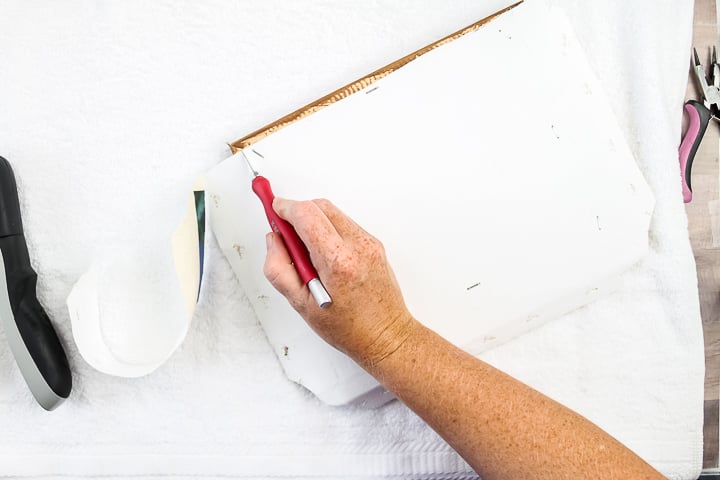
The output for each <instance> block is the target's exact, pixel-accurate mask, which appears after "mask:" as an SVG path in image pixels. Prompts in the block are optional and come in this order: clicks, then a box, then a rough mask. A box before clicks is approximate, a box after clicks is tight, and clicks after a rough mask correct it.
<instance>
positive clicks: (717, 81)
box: [679, 47, 720, 203]
mask: <svg viewBox="0 0 720 480" xmlns="http://www.w3.org/2000/svg"><path fill="white" fill-rule="evenodd" d="M693 57H694V65H693V70H694V72H695V77H696V78H697V80H698V83H699V85H700V89H701V90H702V96H703V102H702V103H701V102H698V101H696V100H688V101H687V102H686V103H685V111H686V112H687V114H688V117H689V118H690V124H689V126H688V129H687V133H685V137H684V138H683V140H682V143H681V144H680V149H679V150H680V176H681V177H682V190H683V200H684V201H685V203H689V202H690V201H691V200H692V186H691V182H690V171H691V169H692V164H693V160H694V159H695V154H696V153H697V149H698V147H699V146H700V142H701V141H702V139H703V136H704V135H705V130H707V126H708V123H710V119H711V118H715V119H716V120H720V109H719V108H718V107H719V105H720V65H718V62H717V52H716V50H715V47H713V49H712V60H711V62H712V63H711V65H710V78H708V77H707V76H706V75H705V69H704V68H703V66H702V63H700V58H699V57H698V53H697V50H695V49H694V48H693ZM708 81H709V83H708Z"/></svg>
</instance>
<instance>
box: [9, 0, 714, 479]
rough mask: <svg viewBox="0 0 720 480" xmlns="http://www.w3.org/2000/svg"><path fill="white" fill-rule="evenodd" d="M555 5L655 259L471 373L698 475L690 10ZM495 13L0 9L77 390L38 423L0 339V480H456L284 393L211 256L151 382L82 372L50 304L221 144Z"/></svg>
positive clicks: (20, 153)
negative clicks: (646, 199)
mask: <svg viewBox="0 0 720 480" xmlns="http://www.w3.org/2000/svg"><path fill="white" fill-rule="evenodd" d="M528 1H533V0H528ZM556 1H557V2H558V3H560V4H561V5H563V6H564V7H566V8H567V10H568V13H569V14H570V16H571V19H572V20H573V22H574V24H575V25H576V27H577V31H578V36H579V38H580V39H581V41H582V42H583V43H584V45H585V47H586V48H587V52H588V56H589V58H590V60H591V62H592V63H593V65H594V66H595V68H596V69H597V72H598V75H599V77H600V78H601V79H602V80H603V81H604V82H605V85H606V87H607V90H608V93H609V94H610V97H611V99H612V100H613V106H614V108H615V111H616V112H617V114H618V118H619V120H620V122H621V125H622V126H623V127H624V129H625V132H626V134H627V137H628V142H629V144H630V145H631V147H632V148H633V151H634V153H635V154H636V157H637V160H638V162H639V164H640V166H641V168H642V169H643V171H644V172H645V174H646V177H647V180H648V182H649V184H650V185H651V187H652V188H653V192H654V195H655V198H656V209H655V216H654V219H653V223H652V227H651V253H650V254H649V255H648V257H647V259H646V260H645V261H643V262H642V263H641V264H640V265H638V266H637V267H636V268H634V269H633V270H632V271H630V272H629V273H628V274H627V275H625V276H624V281H625V284H624V285H625V286H624V288H623V289H621V291H620V292H618V293H617V294H615V295H613V296H611V297H608V298H606V299H604V300H601V301H599V302H597V303H595V304H592V305H590V306H588V307H586V308H584V309H582V310H580V311H577V312H574V313H572V314H570V315H567V316H565V317H563V318H560V319H558V320H556V321H554V322H551V323H549V324H548V325H547V326H545V327H543V328H541V329H539V330H537V331H536V332H533V333H531V334H529V335H526V336H524V337H521V338H519V339H517V340H516V341H513V342H511V343H509V344H506V345H504V346H502V347H500V348H498V349H495V350H493V351H491V352H489V353H488V354H486V355H485V356H484V359H485V360H487V361H490V362H492V363H493V364H495V365H497V366H498V367H500V368H502V369H503V370H505V371H507V372H508V373H510V374H513V375H515V376H517V377H519V378H520V379H522V380H523V381H526V382H527V383H529V384H531V385H533V386H534V387H536V388H538V389H540V390H541V391H543V392H545V393H547V394H549V395H550V396H552V397H554V398H556V399H558V400H559V401H561V402H563V403H564V404H566V405H568V406H570V407H571V408H574V409H576V410H577V411H579V412H580V413H582V414H584V415H586V416H587V417H588V418H590V419H591V420H593V421H595V422H597V423H598V424H599V425H600V426H602V427H603V428H605V429H606V430H608V431H609V432H610V433H611V434H613V435H615V436H616V437H617V438H619V439H620V440H621V441H623V442H625V443H626V444H627V445H628V446H630V447H631V448H633V449H634V450H635V451H637V452H638V453H639V454H640V455H641V456H643V457H644V458H645V459H647V460H648V461H650V462H651V463H652V464H653V465H654V466H656V467H657V468H659V469H660V470H661V471H662V472H663V473H664V474H665V475H666V476H668V477H669V478H677V479H690V478H695V477H696V476H697V474H698V472H699V469H700V464H701V455H702V448H701V439H702V400H703V343H702V331H701V325H700V318H699V307H698V300H697V289H696V287H695V269H694V263H693V258H692V253H691V250H690V246H689V242H688V238H687V229H686V219H685V214H684V210H683V206H682V200H681V195H680V181H679V171H678V165H677V144H678V142H679V135H680V131H679V129H680V119H681V102H682V97H683V92H684V85H685V79H686V77H687V65H688V55H689V45H690V32H691V26H692V25H691V21H692V2H691V1H690V0H684V1H681V2H665V3H664V4H658V3H657V2H652V1H650V0H643V1H638V2H630V3H628V2H621V1H619V0H615V1H612V2H605V3H602V2H601V3H598V2H595V3H586V2H585V3H581V2H580V1H578V0H556ZM491 7H492V6H491V5H488V4H483V5H478V4H477V2H474V1H471V0H454V1H451V2H431V1H430V0H422V1H415V2H392V1H390V0H380V1H378V2H372V3H370V4H368V3H367V2H359V1H357V2H355V1H352V2H351V1H348V2H323V3H318V2H312V1H310V0H299V1H295V2H292V3H288V2H280V1H279V0H272V1H264V2H261V1H251V0H247V1H244V2H227V1H222V0H218V1H213V2H203V3H198V2H189V1H183V2H167V3H161V2H158V3H152V4H141V3H130V2H105V3H96V2H91V1H89V0H77V1H76V2H74V3H72V4H66V3H64V4H54V3H45V4H38V3H28V2H22V1H20V0H11V1H8V2H5V3H4V4H3V7H2V14H1V15H0V58H2V59H3V62H2V65H0V92H2V94H3V106H2V108H1V109H0V149H2V151H0V154H2V155H3V156H6V157H7V158H8V159H9V160H10V161H11V162H13V165H14V167H15V171H16V175H17V177H18V183H19V185H20V189H21V192H20V194H21V201H22V204H23V213H24V215H25V217H24V220H25V226H26V230H27V236H28V243H29V248H30V250H31V256H32V260H33V262H34V265H35V267H36V269H37V270H38V272H39V294H40V298H41V301H42V302H43V304H44V305H45V306H46V308H47V310H48V313H49V314H50V316H51V318H52V319H53V320H54V321H55V324H56V325H57V327H58V330H59V333H60V335H61V337H62V339H63V341H64V343H65V345H66V346H67V349H68V352H69V355H70V362H71V366H72V368H73V372H74V374H75V376H74V382H75V384H74V391H73V394H72V396H71V398H70V399H69V400H68V401H67V402H66V403H65V404H64V405H62V406H61V407H60V408H59V409H58V410H56V411H54V412H52V413H46V412H44V411H42V410H40V409H39V407H38V406H37V405H36V404H35V403H34V401H33V400H32V398H31V396H30V394H29V392H28V391H27V389H26V387H25V386H24V384H23V382H22V379H21V378H20V375H19V372H18V371H17V368H16V367H15V366H14V363H13V360H12V357H11V355H10V353H9V350H7V349H6V348H3V347H2V345H3V343H4V335H2V334H0V405H1V407H2V408H1V409H0V431H1V432H2V435H0V475H5V476H8V477H32V476H40V475H45V476H53V475H66V476H69V477H79V476H82V475H86V476H89V477H93V478H94V477H101V476H103V475H105V476H109V475H116V476H132V475H135V476H148V477H152V476H159V475H175V476H177V477H178V478H198V477H201V476H206V477H210V478H212V477H223V478H227V477H245V478H261V477H268V476H289V477H290V476H296V477H300V476H305V477H308V478H317V477H321V476H326V477H341V476H350V475H354V476H356V477H359V478H364V477H367V478H369V477H374V476H375V477H376V476H381V475H402V476H406V477H407V478H422V477H424V476H428V477H432V478H443V475H442V474H443V473H447V474H453V473H455V474H454V475H446V476H445V478H450V477H452V478H463V476H469V474H468V475H466V474H465V473H467V472H469V468H468V467H467V465H465V464H464V462H462V460H460V459H459V457H457V455H456V454H455V453H454V452H452V450H451V449H450V448H449V447H448V446H447V445H445V444H444V443H443V442H442V441H441V440H440V439H439V437H438V436H437V435H436V434H435V433H433V432H432V431H431V430H430V429H428V428H427V427H426V426H424V425H423V424H422V422H421V421H420V420H419V419H418V418H417V417H416V416H415V415H414V414H412V413H411V412H409V411H408V410H407V409H406V408H405V407H404V406H402V405H401V404H399V403H398V402H394V403H392V404H390V405H387V406H386V407H383V408H381V409H378V410H372V411H365V410H359V409H352V408H331V407H327V406H324V405H322V404H321V403H320V402H318V401H317V400H315V399H314V398H313V397H312V396H311V395H309V394H308V393H307V392H305V391H304V390H303V389H302V388H301V387H298V386H296V385H294V384H292V383H290V382H288V381H287V380H286V379H285V378H284V376H283V375H282V372H281V369H280V367H279V364H278V362H277V360H276V359H275V357H274V355H273V353H272V351H271V350H270V348H269V346H268V344H267V342H266V340H265V337H264V334H263V332H262V330H261V329H260V328H259V326H258V324H257V322H256V320H255V318H254V315H253V313H252V310H251V309H250V308H249V305H248V303H247V301H246V299H245V298H244V295H243V293H242V292H241V291H240V290H239V288H238V286H237V283H236V281H235V279H234V277H233V275H232V272H231V271H230V268H229V266H228V265H227V264H226V263H225V261H224V259H223V258H222V256H221V255H220V254H219V252H218V251H217V249H216V247H215V246H214V244H213V243H212V241H210V244H209V245H210V247H209V249H208V250H209V251H208V252H207V260H208V263H207V265H206V267H207V268H206V277H205V279H204V291H203V294H202V298H201V302H200V305H199V306H198V309H197V311H196V315H195V319H194V321H193V324H192V325H191V328H190V332H189V334H188V337H187V339H186V341H185V343H184V344H183V345H182V346H181V347H180V349H179V350H178V351H177V352H176V353H175V355H173V357H171V359H170V360H169V361H168V363H167V364H165V365H164V366H162V367H161V368H160V369H159V370H157V371H156V372H154V373H152V374H151V375H149V376H147V377H143V378H140V379H120V378H115V377H109V376H106V375H104V374H101V373H99V372H96V371H94V370H92V369H91V368H90V367H89V366H88V365H87V364H86V363H85V362H84V361H83V360H82V358H81V357H79V356H78V355H77V351H76V349H75V347H74V345H73V343H72V335H71V332H70V330H69V318H68V314H67V312H66V310H65V297H66V296H67V294H68V293H69V291H70V288H71V286H72V284H73V283H74V282H75V281H76V280H77V278H78V277H79V276H80V274H81V273H82V272H83V271H85V270H86V269H87V267H88V265H89V264H90V262H91V261H92V259H94V258H97V257H99V256H100V255H101V254H107V253H108V252H110V253H111V252H113V251H114V250H116V249H122V248H127V247H125V246H126V245H128V244H129V243H130V242H134V241H135V240H134V239H136V238H137V237H138V236H142V235H144V234H145V232H146V231H150V230H149V229H151V228H153V226H154V225H155V224H156V222H157V217H158V215H160V214H159V213H158V212H163V211H166V210H167V209H169V208H171V206H173V205H183V200H184V195H185V193H186V192H187V190H188V189H189V188H190V185H191V183H192V181H193V180H194V179H195V178H196V177H197V176H198V175H199V174H200V173H202V172H203V171H205V170H207V169H208V168H209V167H211V166H212V165H214V164H216V163H217V162H218V161H219V160H220V159H222V158H223V157H225V156H226V155H227V150H226V148H225V147H224V142H226V141H231V140H234V139H235V138H237V137H239V136H241V135H242V134H244V133H247V132H249V131H251V130H253V129H254V128H256V127H258V126H260V125H262V124H264V123H267V122H269V121H272V120H274V119H275V118H276V117H279V116H280V115H282V114H285V113H287V111H288V110H290V109H291V108H293V107H297V106H300V105H302V104H304V103H307V102H309V101H311V100H314V99H315V98H317V97H319V96H321V95H323V94H324V93H326V92H327V91H330V90H331V89H333V88H336V87H338V86H339V85H342V84H344V83H347V82H349V81H351V80H354V79H355V78H357V77H359V76H360V75H362V74H364V73H367V72H368V71H371V70H373V69H374V68H377V67H379V66H382V65H384V64H386V63H388V62H390V61H392V60H394V59H396V58H398V57H400V56H402V55H403V54H405V53H407V52H409V51H412V50H414V49H415V48H418V47H420V46H422V45H425V44H427V43H428V42H430V41H433V40H435V39H437V38H439V37H441V36H443V35H445V34H447V33H448V32H451V31H454V30H456V29H458V28H460V27H462V26H465V25H467V24H469V23H472V22H473V21H475V20H477V19H478V18H481V17H483V16H484V15H485V14H486V13H488V9H492V8H491ZM509 61H522V59H509ZM528 81H529V82H530V81H532V72H528ZM577 81H582V79H581V78H578V79H577ZM523 114H528V113H527V112H519V118H518V122H519V124H518V127H520V126H521V122H522V115H523ZM588 115H592V112H588ZM578 121H581V119H578ZM589 148H591V146H589ZM241 213H242V212H239V214H241ZM149 268H150V267H149ZM462 472H465V473H462ZM470 476H471V475H470Z"/></svg>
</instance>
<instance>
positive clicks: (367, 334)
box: [265, 198, 664, 480]
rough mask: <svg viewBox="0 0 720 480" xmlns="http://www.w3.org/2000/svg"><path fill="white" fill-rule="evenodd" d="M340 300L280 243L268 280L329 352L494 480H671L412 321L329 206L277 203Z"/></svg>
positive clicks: (378, 257)
mask: <svg viewBox="0 0 720 480" xmlns="http://www.w3.org/2000/svg"><path fill="white" fill-rule="evenodd" d="M273 208H274V209H275V211H276V212H277V213H278V214H279V215H280V216H281V217H282V218H284V219H285V220H287V221H288V222H290V224H292V225H293V226H294V227H295V230H296V231H297V233H298V235H299V236H300V238H301V239H302V240H303V242H304V243H305V245H306V246H307V247H308V251H309V253H310V259H311V260H312V262H313V265H314V266H315V268H316V269H317V271H318V274H319V276H320V279H321V280H322V282H323V284H324V285H325V287H326V288H327V290H328V292H329V293H330V295H331V296H332V298H333V303H332V304H331V305H330V306H329V307H328V308H326V309H321V308H319V307H318V306H317V303H315V301H314V300H313V298H312V296H311V294H310V292H309V291H308V289H307V288H306V287H305V285H304V284H303V282H302V280H300V277H299V276H298V274H297V272H296V270H295V268H294V267H293V265H292V263H291V260H290V256H289V255H288V253H287V250H286V249H285V246H284V244H283V243H282V239H281V238H280V237H278V236H277V235H276V234H274V233H269V234H268V236H267V244H268V253H267V258H266V261H265V276H266V277H267V278H268V280H269V281H270V283H272V285H273V286H274V287H275V288H276V289H277V290H278V291H279V292H280V293H282V294H283V295H284V296H285V297H286V298H287V299H288V301H289V302H290V304H291V305H292V306H293V308H295V309H296V310H297V311H298V312H299V313H300V315H302V317H303V318H304V319H305V321H307V323H308V324H309V325H310V326H311V327H312V328H313V329H314V330H315V331H316V332H317V333H318V335H320V336H321V337H322V338H323V339H325V341H327V342H328V343H329V344H331V345H332V346H334V347H335V348H337V349H338V350H340V351H342V352H344V353H346V354H348V355H349V356H350V357H351V358H353V359H354V360H355V361H356V362H357V363H358V364H359V365H361V366H362V367H363V368H365V370H367V371H368V372H369V373H370V374H372V375H373V376H375V377H376V378H377V379H378V380H379V381H380V382H381V383H382V384H383V385H384V386H385V387H386V388H387V389H388V390H390V391H392V392H393V393H394V394H395V395H396V396H397V397H398V398H399V399H400V400H401V401H403V402H404V403H405V404H406V405H407V406H408V407H410V408H411V409H412V410H413V411H415V413H417V414H418V415H419V416H420V417H421V418H422V419H423V420H425V421H426V422H427V423H428V425H430V426H431V427H432V428H433V429H435V430H436V431H437V432H438V433H439V434H440V435H441V436H442V437H443V438H444V439H445V440H446V441H447V442H448V443H449V444H450V445H451V446H452V447H453V448H455V450H457V451H458V453H460V455H462V456H463V458H464V459H465V460H466V461H467V462H468V463H469V464H470V465H471V466H472V467H473V468H474V469H475V470H476V471H477V472H478V473H479V474H480V475H481V476H482V478H483V479H484V480H494V479H508V480H510V479H513V480H514V479H565V478H567V479H579V478H618V479H662V478H664V477H663V476H662V475H660V474H659V473H658V472H657V471H655V470H654V469H653V468H652V467H650V466H649V465H648V464H647V463H645V462H644V461H643V460H642V459H641V458H640V457H638V456H637V455H635V454H634V453H633V452H631V451H630V450H629V449H627V448H626V447H625V446H623V445H622V444H620V443H619V442H618V441H617V440H615V439H614V438H613V437H612V436H610V435H609V434H607V433H606V432H604V431H602V430H601V429H600V428H599V427H597V426H596V425H594V424H593V423H591V422H590V421H589V420H587V419H585V418H584V417H582V416H580V415H578V414H576V413H575V412H573V411H572V410H569V409H568V408H566V407H564V406H562V405H560V404H559V403H557V402H555V401H553V400H552V399H550V398H548V397H546V396H545V395H543V394H541V393H540V392H538V391H536V390H534V389H532V388H530V387H528V386H527V385H524V384H523V383H521V382H519V381H518V380H515V379H514V378H512V377H510V376H509V375H506V374H505V373H503V372H501V371H499V370H497V369H495V368H493V367H492V366H490V365H488V364H487V363H485V362H482V361H481V360H479V359H477V358H475V357H472V356H470V355H468V354H466V353H465V352H463V351H462V350H460V349H458V348H456V347H455V346H453V345H452V344H450V343H449V342H447V341H445V340H444V339H443V338H441V337H440V336H438V335H437V334H435V333H434V332H433V331H431V330H429V329H427V328H425V327H424V326H423V325H422V324H420V323H419V322H418V321H417V320H415V319H414V318H413V316H412V315H411V314H410V312H409V311H408V309H407V307H406V306H405V302H404V301H403V297H402V293H401V291H400V287H399V286H398V284H397V280H396V279H395V275H394V274H393V271H392V268H391V267H390V265H389V264H388V262H387V259H386V257H385V251H384V248H383V246H382V243H381V242H380V241H379V240H377V239H376V238H375V237H373V236H372V235H370V234H369V233H367V232H366V231H365V230H363V229H362V228H361V227H360V226H358V225H357V224H356V223H355V222H354V221H353V220H351V219H350V218H349V217H347V216H346V215H344V214H343V213H342V212H341V211H340V210H339V209H338V208H337V207H335V206H334V205H333V204H332V203H330V202H329V201H328V200H313V201H304V202H295V201H291V200H285V199H281V198H276V199H275V202H274V203H273Z"/></svg>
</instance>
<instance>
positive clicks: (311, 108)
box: [228, 0, 522, 153]
mask: <svg viewBox="0 0 720 480" xmlns="http://www.w3.org/2000/svg"><path fill="white" fill-rule="evenodd" d="M521 3H522V0H520V1H519V2H517V3H514V4H512V5H510V6H509V7H506V8H504V9H502V10H500V11H498V12H495V13H493V14H492V15H490V16H488V17H485V18H483V19H482V20H479V21H477V22H475V23H473V24H472V25H468V26H467V27H465V28H463V29H460V30H458V31H457V32H455V33H451V34H450V35H448V36H446V37H444V38H442V39H440V40H438V41H436V42H433V43H431V44H430V45H427V46H425V47H423V48H421V49H419V50H416V51H414V52H413V53H411V54H409V55H406V56H404V57H402V58H400V59H399V60H396V61H394V62H392V63H390V64H388V65H386V66H384V67H382V68H380V69H378V70H375V71H374V72H372V73H370V74H368V75H366V76H364V77H362V78H360V79H358V80H356V81H354V82H352V83H349V84H347V85H345V86H344V87H341V88H339V89H337V90H335V91H334V92H331V93H329V94H327V95H325V96H324V97H322V98H320V99H318V100H315V101H314V102H312V103H309V104H308V105H305V106H304V107H302V108H299V109H297V110H295V111H294V112H292V113H289V114H288V115H285V116H284V117H282V118H280V119H278V120H276V121H274V122H272V123H270V124H268V125H265V126H264V127H262V128H260V129H258V130H255V131H254V132H252V133H251V134H249V135H246V136H244V137H243V138H241V139H240V140H236V141H234V142H232V143H230V144H228V146H229V147H230V150H231V151H232V153H236V152H237V151H238V150H241V149H243V148H245V147H248V146H250V145H252V144H253V143H256V142H258V141H259V140H262V139H263V138H265V137H267V136H268V135H270V134H272V133H274V132H277V131H278V130H280V129H281V128H285V127H287V126H288V125H290V124H291V123H293V122H297V121H298V120H300V119H302V118H304V117H307V116H308V115H311V114H313V113H315V112H317V111H318V110H320V109H322V108H325V107H327V106H328V105H332V104H333V103H335V102H338V101H340V100H342V99H343V98H346V97H349V96H350V95H352V94H353V93H356V92H359V91H360V90H362V89H363V88H366V87H367V86H368V85H372V84H373V83H375V82H376V81H377V80H380V79H381V78H383V77H386V76H388V75H390V74H391V73H392V72H394V71H395V70H397V69H399V68H401V67H403V66H404V65H407V64H408V63H410V62H412V61H413V60H415V59H416V58H418V57H419V56H421V55H424V54H426V53H427V52H429V51H430V50H434V49H436V48H438V47H440V46H442V45H445V44H446V43H449V42H452V41H453V40H455V39H457V38H459V37H461V36H463V35H465V34H467V33H470V32H474V31H475V30H477V29H478V28H480V27H482V26H483V25H485V24H486V23H488V22H490V21H492V20H494V19H495V18H497V17H498V16H500V15H502V14H503V13H505V12H507V11H509V10H512V9H513V8H515V7H517V6H518V5H520V4H521Z"/></svg>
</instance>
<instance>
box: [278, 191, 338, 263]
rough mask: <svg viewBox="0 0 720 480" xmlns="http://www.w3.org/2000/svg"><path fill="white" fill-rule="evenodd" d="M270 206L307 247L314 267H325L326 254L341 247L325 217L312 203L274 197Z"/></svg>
mask: <svg viewBox="0 0 720 480" xmlns="http://www.w3.org/2000/svg"><path fill="white" fill-rule="evenodd" d="M272 206H273V210H275V212H277V214H278V215H280V217H281V218H282V219H284V220H287V222H288V223H290V225H292V226H293V228H295V231H296V232H297V234H298V236H299V237H300V240H302V241H303V243H304V244H305V247H307V249H308V252H309V253H310V259H311V260H312V262H313V264H315V267H325V266H327V265H328V262H327V261H326V257H327V255H328V253H329V252H337V251H338V250H339V249H340V248H342V247H343V239H342V237H341V236H340V234H339V233H338V232H337V230H335V227H334V226H333V224H332V222H331V221H330V219H329V218H328V217H327V215H325V213H323V211H322V210H321V209H320V208H319V207H318V206H317V205H316V204H315V203H314V202H310V201H304V202H298V201H295V200H287V199H285V198H279V197H275V200H274V201H273V204H272ZM316 262H318V263H320V264H321V265H318V263H316Z"/></svg>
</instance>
